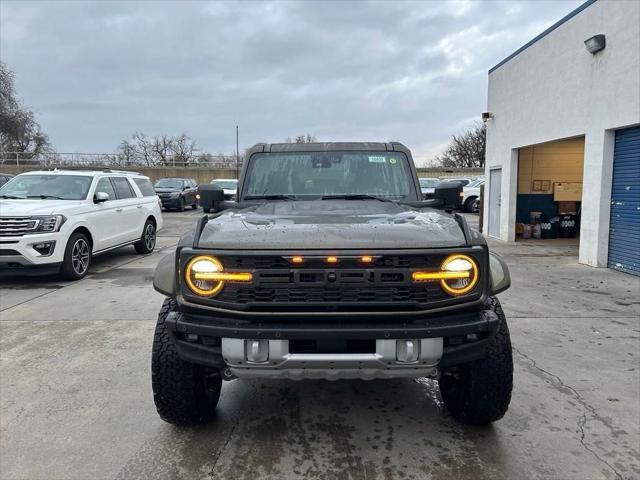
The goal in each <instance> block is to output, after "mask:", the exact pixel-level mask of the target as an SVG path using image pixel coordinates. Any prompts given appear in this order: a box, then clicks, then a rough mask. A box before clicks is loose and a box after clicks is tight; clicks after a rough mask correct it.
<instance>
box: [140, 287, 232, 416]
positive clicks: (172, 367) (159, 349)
mask: <svg viewBox="0 0 640 480" xmlns="http://www.w3.org/2000/svg"><path fill="white" fill-rule="evenodd" d="M176 310H177V304H176V301H175V300H173V299H171V298H167V299H166V300H165V301H164V303H163V304H162V308H161V309H160V313H159V315H158V323H157V325H156V331H155V334H154V338H153V352H152V355H151V386H152V389H153V400H154V402H155V404H156V410H157V411H158V414H159V415H160V418H162V419H163V420H164V421H166V422H169V423H172V424H174V425H178V426H187V425H198V424H202V423H206V422H207V421H208V420H210V419H211V418H212V417H213V415H214V410H215V408H216V405H217V404H218V400H219V398H220V389H221V387H222V378H221V376H220V375H219V374H217V375H216V374H213V373H209V374H207V372H206V371H205V369H204V368H203V367H201V366H199V365H195V364H192V363H188V362H185V361H184V360H182V359H181V358H180V357H179V356H178V352H177V350H176V347H175V344H174V343H173V341H172V339H171V338H170V335H171V334H170V332H168V331H167V327H166V324H165V321H166V319H167V316H168V315H169V313H171V312H172V311H176Z"/></svg>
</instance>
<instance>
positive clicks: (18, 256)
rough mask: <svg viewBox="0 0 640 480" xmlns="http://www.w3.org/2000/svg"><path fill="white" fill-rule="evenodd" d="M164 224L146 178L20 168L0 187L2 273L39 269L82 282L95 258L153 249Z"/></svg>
mask: <svg viewBox="0 0 640 480" xmlns="http://www.w3.org/2000/svg"><path fill="white" fill-rule="evenodd" d="M160 228H162V214H161V208H160V203H159V200H158V197H157V195H156V193H155V191H154V189H153V185H152V184H151V182H150V181H149V178H147V177H145V176H143V175H140V174H137V173H134V172H124V171H118V170H103V171H79V170H53V171H39V172H27V173H22V174H20V175H18V176H16V177H14V178H12V179H11V180H10V181H9V182H7V183H6V184H5V185H3V186H2V188H0V272H2V271H12V270H16V271H19V272H27V271H28V270H30V269H31V268H35V267H40V268H44V269H47V270H52V271H57V272H60V274H61V275H62V276H63V277H64V278H66V279H69V280H78V279H80V278H82V277H84V276H85V275H86V274H87V270H88V268H89V265H90V264H91V258H92V256H94V255H97V254H100V253H103V252H106V251H108V250H112V249H114V248H118V247H123V246H125V245H131V244H133V245H134V246H135V249H136V251H137V252H138V253H145V254H146V253H151V252H152V251H153V249H154V247H155V244H156V232H157V231H158V230H159V229H160ZM38 271H40V270H38Z"/></svg>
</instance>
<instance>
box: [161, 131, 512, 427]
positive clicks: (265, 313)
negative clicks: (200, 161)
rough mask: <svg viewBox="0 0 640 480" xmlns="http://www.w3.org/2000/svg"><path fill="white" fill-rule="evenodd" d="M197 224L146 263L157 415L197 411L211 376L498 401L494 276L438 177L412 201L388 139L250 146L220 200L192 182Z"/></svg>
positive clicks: (501, 338)
mask: <svg viewBox="0 0 640 480" xmlns="http://www.w3.org/2000/svg"><path fill="white" fill-rule="evenodd" d="M200 194H201V203H202V205H203V206H204V207H206V208H210V209H211V211H213V212H215V213H214V214H212V215H207V216H204V217H202V218H201V220H200V221H199V223H198V225H197V227H196V228H195V230H194V231H192V232H190V233H188V234H186V235H185V236H183V237H182V239H181V240H180V243H179V245H178V248H177V250H176V252H175V253H174V254H171V255H169V256H167V257H165V258H164V259H163V260H161V261H160V263H159V265H158V267H157V269H156V272H155V278H154V287H155V289H156V290H158V291H159V292H161V293H163V294H164V295H166V296H167V299H166V300H165V302H164V305H163V306H162V309H161V310H160V315H159V317H158V324H157V327H156V331H155V337H154V342H153V356H152V385H153V394H154V400H155V404H156V407H157V410H158V413H159V414H160V416H161V417H162V418H163V419H164V420H166V421H168V422H170V423H173V424H177V425H189V424H197V423H203V422H205V421H207V420H208V419H210V418H211V417H212V415H213V412H214V409H215V407H216V404H217V402H218V399H219V396H220V388H221V385H222V380H231V379H234V378H289V379H306V378H322V379H329V380H334V379H344V378H358V379H372V378H396V377H409V378H411V377H430V378H433V379H437V380H438V382H439V386H440V392H441V394H442V399H443V401H444V403H445V405H446V407H447V408H448V410H449V411H450V412H451V414H452V416H453V417H454V418H456V419H458V420H459V421H461V422H465V423H470V424H485V423H489V422H492V421H495V420H498V419H499V418H501V417H502V416H503V415H504V414H505V412H506V410H507V408H508V406H509V401H510V399H511V389H512V373H513V364H512V356H511V343H510V339H509V329H508V327H507V323H506V319H505V316H504V313H503V311H502V309H501V307H500V303H499V302H498V300H497V298H496V297H495V295H496V294H497V293H499V292H501V291H503V290H505V289H507V288H508V287H509V285H510V277H509V271H508V269H507V266H506V265H505V264H504V262H503V261H502V260H501V259H500V258H498V257H497V256H495V255H494V254H491V253H489V250H488V248H487V244H486V242H485V240H484V238H483V237H482V235H480V234H479V233H478V232H476V231H474V230H471V229H469V227H468V226H467V223H466V222H465V219H464V217H462V216H460V215H458V214H455V213H452V211H453V208H454V207H457V206H459V203H460V199H461V196H460V194H461V187H460V185H459V184H457V183H442V184H440V185H439V186H438V188H437V189H436V194H435V198H434V199H431V200H426V201H425V200H422V198H421V193H420V184H419V183H418V176H417V174H416V170H415V167H414V164H413V160H412V157H411V153H410V151H409V150H408V149H407V148H406V147H405V146H403V145H401V144H399V143H309V144H270V145H269V144H258V145H256V146H254V147H253V148H251V149H250V150H249V151H248V152H247V155H246V161H245V163H244V165H243V168H242V172H241V175H240V179H239V184H238V196H237V201H236V202H226V201H225V200H224V192H223V191H222V190H219V189H217V188H216V187H214V186H208V185H205V186H201V191H200Z"/></svg>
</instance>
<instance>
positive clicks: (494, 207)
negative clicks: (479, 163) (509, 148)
mask: <svg viewBox="0 0 640 480" xmlns="http://www.w3.org/2000/svg"><path fill="white" fill-rule="evenodd" d="M501 196H502V169H501V168H496V169H493V170H490V171H489V212H488V214H489V235H491V236H492V237H496V238H500V210H501V205H502V202H501Z"/></svg>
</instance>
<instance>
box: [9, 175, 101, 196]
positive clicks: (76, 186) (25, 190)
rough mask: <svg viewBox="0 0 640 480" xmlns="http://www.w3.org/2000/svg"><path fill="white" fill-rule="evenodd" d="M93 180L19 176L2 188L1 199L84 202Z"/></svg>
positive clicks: (77, 176) (84, 176)
mask: <svg viewBox="0 0 640 480" xmlns="http://www.w3.org/2000/svg"><path fill="white" fill-rule="evenodd" d="M92 180H93V177H89V176H86V175H55V174H53V175H18V176H17V177H14V178H13V179H12V180H11V181H9V182H7V183H6V184H4V185H3V186H2V188H0V198H20V199H22V198H41V199H58V200H84V199H85V198H87V193H88V192H89V187H90V186H91V181H92Z"/></svg>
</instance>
